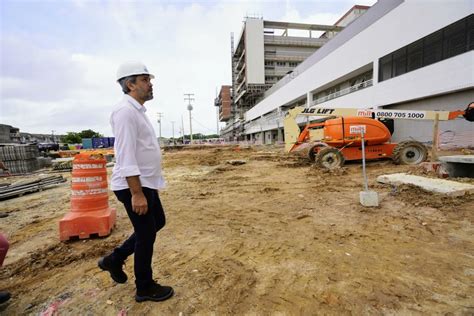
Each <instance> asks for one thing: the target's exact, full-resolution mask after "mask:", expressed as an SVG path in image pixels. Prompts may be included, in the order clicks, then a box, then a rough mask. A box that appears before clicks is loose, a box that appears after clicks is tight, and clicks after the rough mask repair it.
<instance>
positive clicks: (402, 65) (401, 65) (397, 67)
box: [392, 47, 407, 76]
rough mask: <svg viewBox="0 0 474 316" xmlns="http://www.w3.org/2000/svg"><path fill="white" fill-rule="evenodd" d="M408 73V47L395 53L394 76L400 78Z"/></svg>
mask: <svg viewBox="0 0 474 316" xmlns="http://www.w3.org/2000/svg"><path fill="white" fill-rule="evenodd" d="M406 72H407V52H406V47H404V48H402V49H399V50H397V51H396V52H395V53H393V70H392V74H393V76H400V75H403V74H404V73H406Z"/></svg>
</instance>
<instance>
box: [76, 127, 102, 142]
mask: <svg viewBox="0 0 474 316" xmlns="http://www.w3.org/2000/svg"><path fill="white" fill-rule="evenodd" d="M78 135H79V136H80V137H81V138H94V137H103V136H102V135H101V134H99V133H97V132H95V131H93V130H91V129H86V130H83V131H81V132H80V133H78ZM81 141H82V140H81Z"/></svg>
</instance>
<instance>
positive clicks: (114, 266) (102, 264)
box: [98, 257, 128, 283]
mask: <svg viewBox="0 0 474 316" xmlns="http://www.w3.org/2000/svg"><path fill="white" fill-rule="evenodd" d="M98 265H99V268H101V269H102V270H104V271H109V273H110V277H111V278H112V279H113V280H114V281H115V282H117V283H125V282H127V279H128V277H127V275H126V274H125V272H123V270H122V265H123V262H120V263H116V262H113V261H112V260H111V259H110V257H102V258H100V260H99V263H98Z"/></svg>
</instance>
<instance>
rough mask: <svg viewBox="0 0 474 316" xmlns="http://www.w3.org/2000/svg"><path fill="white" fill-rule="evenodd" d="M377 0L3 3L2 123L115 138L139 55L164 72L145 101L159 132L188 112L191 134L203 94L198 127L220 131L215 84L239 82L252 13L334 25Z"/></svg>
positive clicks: (0, 48)
mask: <svg viewBox="0 0 474 316" xmlns="http://www.w3.org/2000/svg"><path fill="white" fill-rule="evenodd" d="M375 2H376V1H375V0H373V1H371V0H360V1H359V0H353V1H351V0H335V1H331V0H311V1H310V0H306V1H290V0H287V1H277V0H267V1H238V0H222V1H211V0H199V1H158V0H154V1H153V0H149V1H147V0H137V1H132V0H128V1H118V0H70V1H68V0H1V1H0V102H1V103H0V123H1V124H8V125H13V126H15V127H18V128H20V131H22V132H29V133H48V134H49V133H51V131H52V130H54V133H55V134H64V133H66V132H68V131H81V130H84V129H89V128H90V129H93V130H95V131H98V132H100V133H102V134H104V135H106V136H112V135H111V128H110V125H109V119H108V118H109V114H110V111H111V109H112V108H113V106H114V105H115V104H116V103H117V102H118V101H119V100H120V99H121V98H122V92H121V90H120V87H119V86H118V84H117V83H116V82H115V74H116V69H117V67H118V65H119V64H120V63H122V62H123V61H128V60H140V61H143V62H144V63H145V64H146V65H147V66H148V69H149V70H150V71H151V72H152V73H154V74H155V76H156V79H155V80H154V82H153V84H154V96H155V98H154V99H153V100H152V101H149V102H147V103H146V107H147V109H148V112H147V114H148V115H149V116H150V118H151V119H152V121H154V122H155V129H156V131H157V134H158V123H156V120H157V112H162V113H163V119H162V135H163V136H164V137H169V136H171V134H172V123H171V122H172V121H175V122H176V123H175V124H174V132H175V136H178V135H179V129H180V128H181V118H182V117H184V125H185V126H184V129H185V133H186V134H188V133H189V117H188V112H187V111H186V104H187V103H186V102H185V101H184V96H183V94H184V93H194V98H195V101H194V103H193V106H194V111H193V118H194V121H193V132H194V133H198V132H200V133H203V134H212V133H215V132H216V129H217V119H216V108H215V107H214V105H213V101H214V98H215V96H216V90H217V89H218V87H220V86H221V85H223V84H230V83H231V66H230V33H231V32H234V34H235V41H236V42H237V40H238V37H239V36H240V32H241V28H242V21H243V19H244V17H245V16H254V15H258V16H263V18H264V19H266V20H276V21H289V22H302V23H314V24H334V23H335V22H336V21H337V20H338V19H339V17H341V16H342V15H343V14H344V13H345V12H346V11H347V10H349V9H350V8H351V7H352V6H353V5H354V4H368V5H373V4H374V3H375ZM221 124H222V123H221ZM221 126H222V125H221Z"/></svg>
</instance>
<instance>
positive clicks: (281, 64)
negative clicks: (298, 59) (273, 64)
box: [277, 61, 286, 67]
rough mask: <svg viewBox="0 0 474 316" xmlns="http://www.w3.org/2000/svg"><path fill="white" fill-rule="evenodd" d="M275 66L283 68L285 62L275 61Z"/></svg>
mask: <svg viewBox="0 0 474 316" xmlns="http://www.w3.org/2000/svg"><path fill="white" fill-rule="evenodd" d="M277 66H282V67H285V66H286V62H284V61H277Z"/></svg>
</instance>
